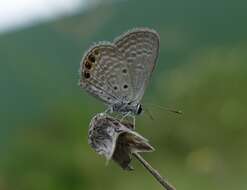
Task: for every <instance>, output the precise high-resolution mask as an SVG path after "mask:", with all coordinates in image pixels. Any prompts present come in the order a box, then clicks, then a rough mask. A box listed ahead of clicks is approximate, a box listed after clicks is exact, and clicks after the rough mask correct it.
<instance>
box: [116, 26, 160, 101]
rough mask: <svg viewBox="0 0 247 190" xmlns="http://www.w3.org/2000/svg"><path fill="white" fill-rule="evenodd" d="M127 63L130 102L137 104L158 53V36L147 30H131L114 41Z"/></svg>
mask: <svg viewBox="0 0 247 190" xmlns="http://www.w3.org/2000/svg"><path fill="white" fill-rule="evenodd" d="M114 44H115V45H116V46H117V47H118V50H119V51H120V52H121V53H122V54H123V56H124V59H125V60H126V61H127V64H128V67H129V72H130V76H131V83H132V86H133V97H130V98H132V101H136V102H139V101H140V100H141V99H142V97H143V94H144V92H145V89H146V87H147V85H148V82H149V80H150V77H151V74H152V72H153V70H154V68H155V65H156V60H157V57H158V53H159V35H158V33H157V32H155V31H154V30H151V29H147V28H137V29H133V30H131V31H129V32H127V33H125V34H123V35H122V36H120V37H118V38H117V39H115V40H114Z"/></svg>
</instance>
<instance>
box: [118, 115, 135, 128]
mask: <svg viewBox="0 0 247 190" xmlns="http://www.w3.org/2000/svg"><path fill="white" fill-rule="evenodd" d="M126 117H131V118H132V119H133V128H134V129H135V122H136V119H135V116H133V115H132V114H131V112H128V113H126V114H125V115H124V116H123V117H122V118H121V119H120V122H122V121H123V120H124V119H125V118H126Z"/></svg>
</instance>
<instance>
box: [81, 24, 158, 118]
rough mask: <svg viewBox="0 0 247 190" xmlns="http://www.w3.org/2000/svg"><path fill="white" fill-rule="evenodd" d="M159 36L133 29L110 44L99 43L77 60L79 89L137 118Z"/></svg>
mask: <svg viewBox="0 0 247 190" xmlns="http://www.w3.org/2000/svg"><path fill="white" fill-rule="evenodd" d="M158 52H159V35H158V34H157V33H156V32H155V31H154V30H151V29H147V28H137V29H133V30H131V31H129V32H126V33H125V34H123V35H121V36H120V37H118V38H117V39H115V40H114V41H113V42H99V43H97V44H95V45H94V46H92V47H91V48H89V50H88V51H87V52H86V53H85V55H84V57H83V58H82V61H81V67H80V82H79V83H80V86H81V87H82V88H83V89H85V90H86V91H87V92H88V93H90V94H91V95H93V96H95V97H96V98H98V99H99V100H101V101H102V102H104V103H105V104H107V105H108V106H109V107H110V110H111V111H113V112H118V113H120V114H122V115H126V114H130V115H139V114H140V113H141V112H142V106H141V104H140V101H141V99H142V97H143V95H144V92H145V89H146V87H147V85H148V82H149V80H150V77H151V74H152V72H153V70H154V68H155V65H156V59H157V56H158Z"/></svg>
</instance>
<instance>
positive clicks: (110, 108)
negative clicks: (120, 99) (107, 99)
mask: <svg viewBox="0 0 247 190" xmlns="http://www.w3.org/2000/svg"><path fill="white" fill-rule="evenodd" d="M112 112H113V109H112V107H110V106H109V107H108V108H107V109H106V110H105V111H104V113H105V114H107V113H112Z"/></svg>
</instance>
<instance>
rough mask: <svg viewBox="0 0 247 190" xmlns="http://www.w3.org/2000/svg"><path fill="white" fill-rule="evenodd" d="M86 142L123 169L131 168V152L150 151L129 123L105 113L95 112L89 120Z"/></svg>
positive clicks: (148, 146)
mask: <svg viewBox="0 0 247 190" xmlns="http://www.w3.org/2000/svg"><path fill="white" fill-rule="evenodd" d="M88 142H89V144H90V145H91V147H92V148H93V149H94V150H95V151H96V152H97V153H98V154H100V155H104V156H105V157H106V159H107V160H110V159H113V160H114V161H115V162H116V163H118V164H119V165H120V166H121V167H122V168H123V169H125V170H132V169H133V168H132V166H131V165H130V163H131V158H132V154H133V153H138V152H151V151H154V148H153V147H152V146H151V145H150V144H149V143H148V140H147V139H146V138H144V137H143V136H141V135H140V134H139V133H137V132H135V131H134V130H133V125H132V124H131V123H124V122H120V121H119V120H118V119H116V118H113V117H111V116H109V115H107V114H105V113H100V114H97V115H96V116H94V117H93V119H92V120H91V122H90V128H89V137H88Z"/></svg>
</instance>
